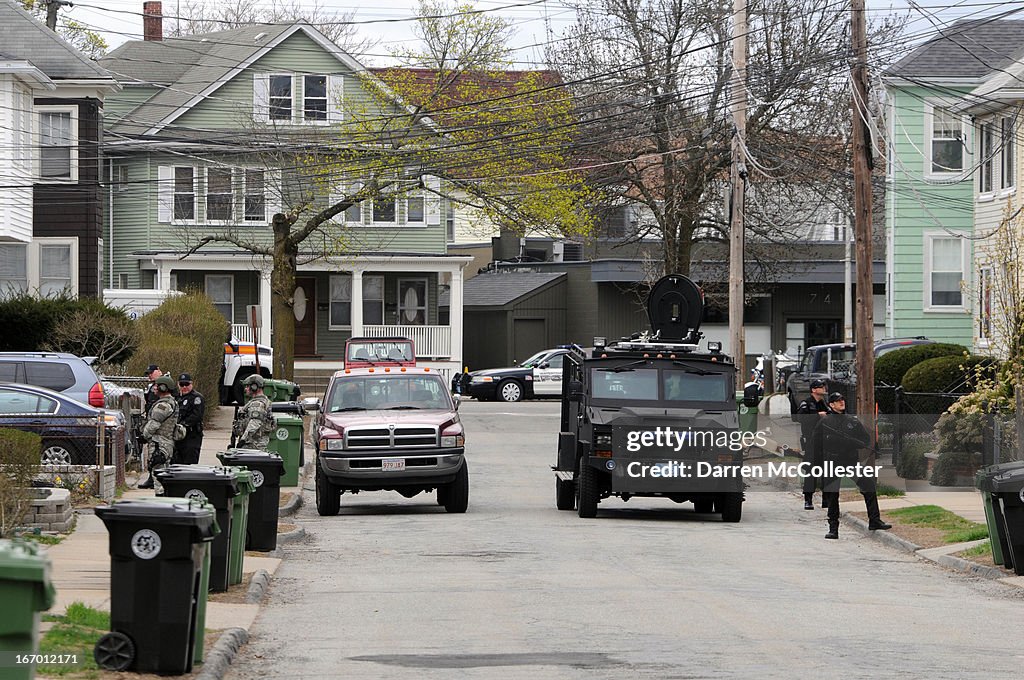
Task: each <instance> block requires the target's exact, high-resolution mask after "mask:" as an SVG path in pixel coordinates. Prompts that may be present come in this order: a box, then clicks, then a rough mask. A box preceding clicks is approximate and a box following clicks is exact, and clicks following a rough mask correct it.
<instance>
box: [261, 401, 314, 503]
mask: <svg viewBox="0 0 1024 680" xmlns="http://www.w3.org/2000/svg"><path fill="white" fill-rule="evenodd" d="M274 423H275V425H276V426H275V427H274V431H273V432H271V433H270V443H269V444H268V445H267V451H270V452H272V453H276V454H277V455H279V456H281V460H283V461H284V476H282V477H281V486H298V485H299V467H300V466H301V462H300V459H301V458H302V437H303V435H304V434H305V433H304V431H303V422H302V418H299V417H297V416H294V415H290V414H287V413H275V414H274Z"/></svg>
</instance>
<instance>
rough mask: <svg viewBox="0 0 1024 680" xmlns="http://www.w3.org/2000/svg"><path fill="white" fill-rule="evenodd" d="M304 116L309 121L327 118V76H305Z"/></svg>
mask: <svg viewBox="0 0 1024 680" xmlns="http://www.w3.org/2000/svg"><path fill="white" fill-rule="evenodd" d="M304 81H305V82H304V85H305V88H304V92H303V109H302V110H303V117H304V120H307V121H321V120H322V121H326V120H327V76H306V77H305V78H304Z"/></svg>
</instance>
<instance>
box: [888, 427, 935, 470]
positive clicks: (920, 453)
mask: <svg viewBox="0 0 1024 680" xmlns="http://www.w3.org/2000/svg"><path fill="white" fill-rule="evenodd" d="M933 448H935V440H934V439H933V437H932V436H931V434H924V435H920V434H917V435H906V436H905V437H904V439H903V447H902V448H901V449H900V455H899V458H898V460H897V461H896V474H898V475H899V476H900V477H902V478H903V479H924V478H925V477H927V476H928V460H927V459H926V458H925V456H924V454H926V453H928V452H930V451H931V450H932V449H933Z"/></svg>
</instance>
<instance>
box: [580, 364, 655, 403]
mask: <svg viewBox="0 0 1024 680" xmlns="http://www.w3.org/2000/svg"><path fill="white" fill-rule="evenodd" d="M590 376H591V378H590V384H591V392H592V394H593V396H594V399H615V400H621V399H629V400H637V401H655V400H657V398H658V370H657V369H651V368H638V369H635V370H632V371H619V372H615V371H614V370H611V369H606V368H593V369H591V373H590Z"/></svg>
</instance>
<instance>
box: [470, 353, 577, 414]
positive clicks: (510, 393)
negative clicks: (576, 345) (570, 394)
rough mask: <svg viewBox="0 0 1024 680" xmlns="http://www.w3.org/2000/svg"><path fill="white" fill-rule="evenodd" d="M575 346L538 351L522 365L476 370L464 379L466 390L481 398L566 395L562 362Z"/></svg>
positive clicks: (485, 399) (517, 398)
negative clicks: (564, 392) (563, 384)
mask: <svg viewBox="0 0 1024 680" xmlns="http://www.w3.org/2000/svg"><path fill="white" fill-rule="evenodd" d="M571 351H573V349H572V348H571V347H558V348H555V349H546V350H544V351H541V352H537V353H536V354H534V355H533V356H532V357H530V358H529V359H527V360H526V361H524V362H523V363H521V364H520V365H518V366H513V367H511V368H488V369H485V370H482V371H473V372H472V373H470V374H469V380H468V382H467V381H466V379H465V378H463V383H462V389H463V392H464V393H465V394H466V395H468V396H471V397H474V398H476V399H480V400H481V401H491V400H493V399H500V400H501V401H521V400H523V399H532V398H534V397H561V396H562V362H563V361H564V358H565V355H566V354H567V353H568V352H571Z"/></svg>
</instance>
